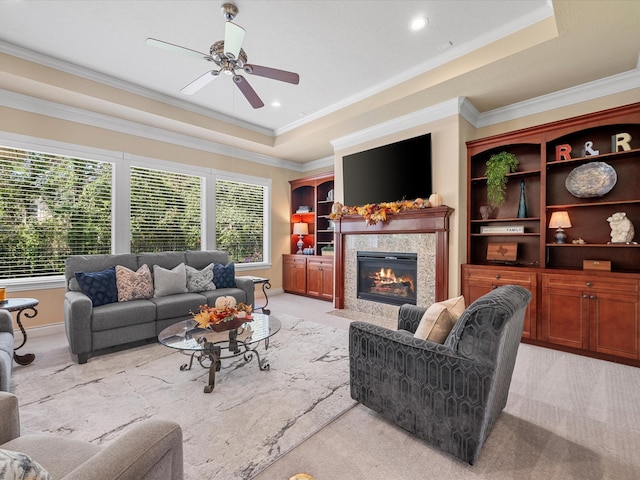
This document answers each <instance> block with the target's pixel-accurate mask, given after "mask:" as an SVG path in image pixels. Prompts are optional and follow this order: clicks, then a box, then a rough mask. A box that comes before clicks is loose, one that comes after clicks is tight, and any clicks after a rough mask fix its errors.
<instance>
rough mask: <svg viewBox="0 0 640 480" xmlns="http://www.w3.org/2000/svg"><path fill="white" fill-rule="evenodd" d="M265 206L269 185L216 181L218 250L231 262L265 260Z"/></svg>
mask: <svg viewBox="0 0 640 480" xmlns="http://www.w3.org/2000/svg"><path fill="white" fill-rule="evenodd" d="M265 205H267V189H266V187H265V186H262V185H256V184H253V183H242V182H239V181H233V180H223V179H217V180H216V248H217V249H219V250H224V251H226V252H227V253H228V254H229V258H230V259H231V261H233V262H235V263H252V262H262V261H264V249H265V241H264V232H265V221H266V218H265V213H264V212H265Z"/></svg>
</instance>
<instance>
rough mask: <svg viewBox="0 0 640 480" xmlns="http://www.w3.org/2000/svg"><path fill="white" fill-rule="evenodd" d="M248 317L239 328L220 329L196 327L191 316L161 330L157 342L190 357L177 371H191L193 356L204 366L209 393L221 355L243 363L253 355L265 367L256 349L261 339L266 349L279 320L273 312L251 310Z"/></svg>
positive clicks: (267, 365) (218, 369) (262, 367)
mask: <svg viewBox="0 0 640 480" xmlns="http://www.w3.org/2000/svg"><path fill="white" fill-rule="evenodd" d="M252 317H253V321H251V322H245V323H243V324H242V326H241V327H240V328H237V329H232V330H226V331H222V332H214V331H213V330H209V329H207V328H200V327H198V324H197V322H196V321H195V320H193V319H189V320H183V321H182V322H178V323H175V324H173V325H171V326H169V327H167V328H165V329H164V330H162V332H160V335H158V341H159V342H160V343H161V344H162V345H164V346H166V347H170V348H175V349H176V350H180V351H181V352H182V353H185V354H187V355H190V356H191V359H190V360H189V363H185V364H183V365H181V366H180V370H183V371H184V370H191V367H192V366H193V359H194V358H195V359H196V360H198V363H199V364H200V365H201V366H202V367H204V368H208V369H209V383H208V384H207V385H206V386H205V387H204V392H205V393H210V392H211V391H213V388H214V386H215V380H216V372H218V371H220V366H221V362H220V361H221V360H223V359H225V358H233V357H238V356H240V355H242V356H243V357H244V360H245V362H250V361H251V360H253V357H254V355H255V357H256V358H257V360H258V368H259V369H260V370H269V367H270V366H269V362H268V361H267V360H266V359H261V358H260V354H259V353H258V350H257V348H258V346H259V344H260V342H263V341H264V349H265V350H267V349H268V348H269V339H270V338H271V337H272V336H273V335H275V334H276V333H278V332H279V331H280V328H281V327H282V323H280V320H278V319H277V318H275V317H274V316H273V315H264V314H261V313H253V314H252ZM189 352H190V353H189Z"/></svg>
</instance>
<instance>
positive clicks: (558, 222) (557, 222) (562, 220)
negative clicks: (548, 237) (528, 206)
mask: <svg viewBox="0 0 640 480" xmlns="http://www.w3.org/2000/svg"><path fill="white" fill-rule="evenodd" d="M570 227H571V220H570V219H569V213H568V212H553V213H552V214H551V219H550V220H549V228H570Z"/></svg>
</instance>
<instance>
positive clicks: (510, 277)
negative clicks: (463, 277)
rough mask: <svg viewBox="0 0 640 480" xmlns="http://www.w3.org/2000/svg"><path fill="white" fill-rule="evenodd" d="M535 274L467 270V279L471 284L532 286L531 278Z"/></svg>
mask: <svg viewBox="0 0 640 480" xmlns="http://www.w3.org/2000/svg"><path fill="white" fill-rule="evenodd" d="M534 275H535V274H532V273H528V272H513V271H511V270H488V269H486V268H485V269H483V270H475V269H469V270H467V279H468V281H469V282H496V281H498V282H500V283H501V284H503V285H506V284H508V283H514V284H519V285H522V284H530V283H531V282H532V280H531V277H532V276H534Z"/></svg>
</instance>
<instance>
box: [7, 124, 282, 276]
mask: <svg viewBox="0 0 640 480" xmlns="http://www.w3.org/2000/svg"><path fill="white" fill-rule="evenodd" d="M2 138H3V140H2V142H3V143H5V142H6V143H5V145H6V146H4V147H3V146H0V281H2V280H6V281H5V282H4V283H5V284H11V285H20V284H23V285H26V284H28V285H29V286H30V287H36V288H51V286H52V285H54V284H56V285H57V283H58V282H61V279H62V274H63V273H64V264H65V260H66V258H67V257H68V256H69V255H90V254H104V253H128V252H132V253H139V252H153V251H166V250H176V251H182V250H200V249H203V250H212V249H220V250H225V251H227V252H228V253H229V256H230V258H231V259H232V260H233V261H234V262H235V263H237V264H238V266H239V268H237V269H236V270H242V269H250V268H251V269H255V268H262V267H264V266H265V265H267V264H268V262H269V261H270V256H269V232H270V226H269V221H270V215H269V212H270V201H271V193H270V192H271V180H270V179H266V178H258V177H253V176H247V175H240V174H232V173H226V172H220V171H218V170H213V169H210V168H203V167H194V166H189V165H182V164H178V163H172V162H166V161H161V160H158V159H153V158H145V157H136V156H133V155H129V154H126V153H123V152H114V151H107V150H101V149H92V148H90V147H82V148H80V147H77V146H75V145H71V144H64V143H61V142H54V141H49V140H40V139H33V138H30V137H25V136H21V135H15V136H12V135H11V134H6V133H5V134H3V137H2ZM42 152H53V153H42ZM211 212H214V213H213V214H212V213H211ZM60 286H64V284H62V283H61V284H60Z"/></svg>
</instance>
